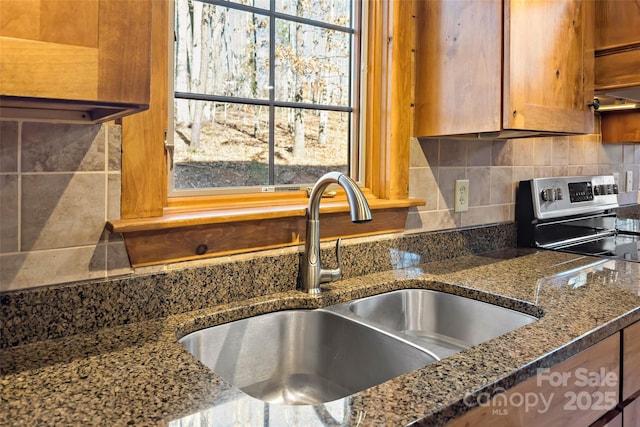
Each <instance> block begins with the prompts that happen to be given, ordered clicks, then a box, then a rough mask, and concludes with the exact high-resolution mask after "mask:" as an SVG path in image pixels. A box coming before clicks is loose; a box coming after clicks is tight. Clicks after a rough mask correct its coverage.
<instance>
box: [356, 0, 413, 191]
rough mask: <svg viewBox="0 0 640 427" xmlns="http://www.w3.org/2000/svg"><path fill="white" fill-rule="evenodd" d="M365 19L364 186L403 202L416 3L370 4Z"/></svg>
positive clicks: (385, 1)
mask: <svg viewBox="0 0 640 427" xmlns="http://www.w3.org/2000/svg"><path fill="white" fill-rule="evenodd" d="M368 16H369V22H368V26H369V33H368V39H367V46H368V53H367V76H368V78H367V83H366V89H365V91H366V94H367V100H366V107H365V115H364V120H365V123H366V125H365V129H366V134H365V136H364V140H365V141H367V146H366V149H365V152H366V178H365V183H366V186H367V187H368V188H370V189H371V192H372V193H373V194H374V195H375V196H377V197H380V198H383V199H403V198H407V197H408V194H409V139H410V138H411V136H412V135H413V108H414V91H413V86H414V80H415V79H414V73H415V67H414V62H415V59H414V56H415V1H413V0H410V1H399V2H398V1H395V2H394V1H390V0H383V1H369V15H368ZM407 23H409V24H407Z"/></svg>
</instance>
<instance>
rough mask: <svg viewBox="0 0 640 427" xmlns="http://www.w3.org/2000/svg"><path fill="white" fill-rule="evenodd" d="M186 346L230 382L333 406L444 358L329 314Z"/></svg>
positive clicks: (195, 337) (194, 336)
mask: <svg viewBox="0 0 640 427" xmlns="http://www.w3.org/2000/svg"><path fill="white" fill-rule="evenodd" d="M179 341H180V343H181V344H182V345H183V346H184V347H185V348H186V349H187V350H188V351H189V352H190V353H191V354H193V355H194V356H195V357H196V358H197V359H198V360H200V362H202V363H203V364H204V365H206V366H207V367H209V368H210V369H212V370H213V371H214V372H216V373H217V374H218V375H220V376H221V377H222V378H224V379H225V380H227V381H228V382H229V383H231V384H233V385H235V386H236V387H238V388H240V389H241V390H243V391H244V392H245V393H247V394H249V395H251V396H253V397H255V398H257V399H261V400H264V401H267V402H271V403H285V404H317V403H325V402H329V401H332V400H336V399H340V398H343V397H346V396H348V395H350V394H353V393H355V392H358V391H361V390H364V389H366V388H369V387H372V386H374V385H376V384H380V383H382V382H384V381H386V380H389V379H391V378H394V377H396V376H399V375H402V374H404V373H407V372H410V371H413V370H416V369H419V368H421V367H423V366H426V365H428V364H429V363H432V362H434V361H435V360H437V359H435V358H433V357H432V356H430V355H429V354H428V353H427V352H425V351H422V350H420V349H418V348H416V347H415V346H413V345H412V344H410V343H407V342H404V341H402V340H401V339H396V338H394V337H392V336H390V335H388V334H386V333H383V332H381V331H378V330H376V329H374V328H371V327H368V326H366V325H363V324H360V323H358V322H355V321H353V320H351V319H349V318H347V317H344V316H340V315H338V314H335V313H331V312H329V311H324V310H290V311H281V312H274V313H268V314H264V315H259V316H255V317H250V318H247V319H242V320H238V321H235V322H231V323H227V324H223V325H219V326H214V327H211V328H208V329H203V330H200V331H197V332H194V333H191V334H189V335H186V336H185V337H183V338H181V339H180V340H179Z"/></svg>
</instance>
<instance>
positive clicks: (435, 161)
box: [418, 138, 440, 167]
mask: <svg viewBox="0 0 640 427" xmlns="http://www.w3.org/2000/svg"><path fill="white" fill-rule="evenodd" d="M418 141H420V147H422V152H423V153H424V158H425V160H426V162H427V164H428V165H429V166H431V167H437V166H438V165H439V164H440V141H439V140H437V139H426V138H424V139H419V140H418Z"/></svg>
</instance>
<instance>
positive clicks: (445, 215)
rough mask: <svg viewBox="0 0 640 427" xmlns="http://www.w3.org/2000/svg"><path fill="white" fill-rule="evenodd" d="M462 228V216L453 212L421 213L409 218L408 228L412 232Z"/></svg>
mask: <svg viewBox="0 0 640 427" xmlns="http://www.w3.org/2000/svg"><path fill="white" fill-rule="evenodd" d="M416 216H417V217H418V218H416ZM460 226H461V216H460V214H459V213H454V212H453V211H452V210H442V211H427V212H419V213H417V215H416V214H415V213H414V214H410V215H409V216H408V217H407V228H408V230H411V231H412V232H417V231H438V230H449V229H452V228H456V227H460Z"/></svg>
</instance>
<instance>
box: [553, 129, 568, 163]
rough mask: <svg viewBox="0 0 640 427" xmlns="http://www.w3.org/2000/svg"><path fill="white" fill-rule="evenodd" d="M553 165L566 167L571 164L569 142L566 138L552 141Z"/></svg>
mask: <svg viewBox="0 0 640 427" xmlns="http://www.w3.org/2000/svg"><path fill="white" fill-rule="evenodd" d="M552 141H553V142H552V143H551V165H552V166H566V165H568V164H569V140H568V139H567V137H565V136H561V137H556V138H553V139H552Z"/></svg>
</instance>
